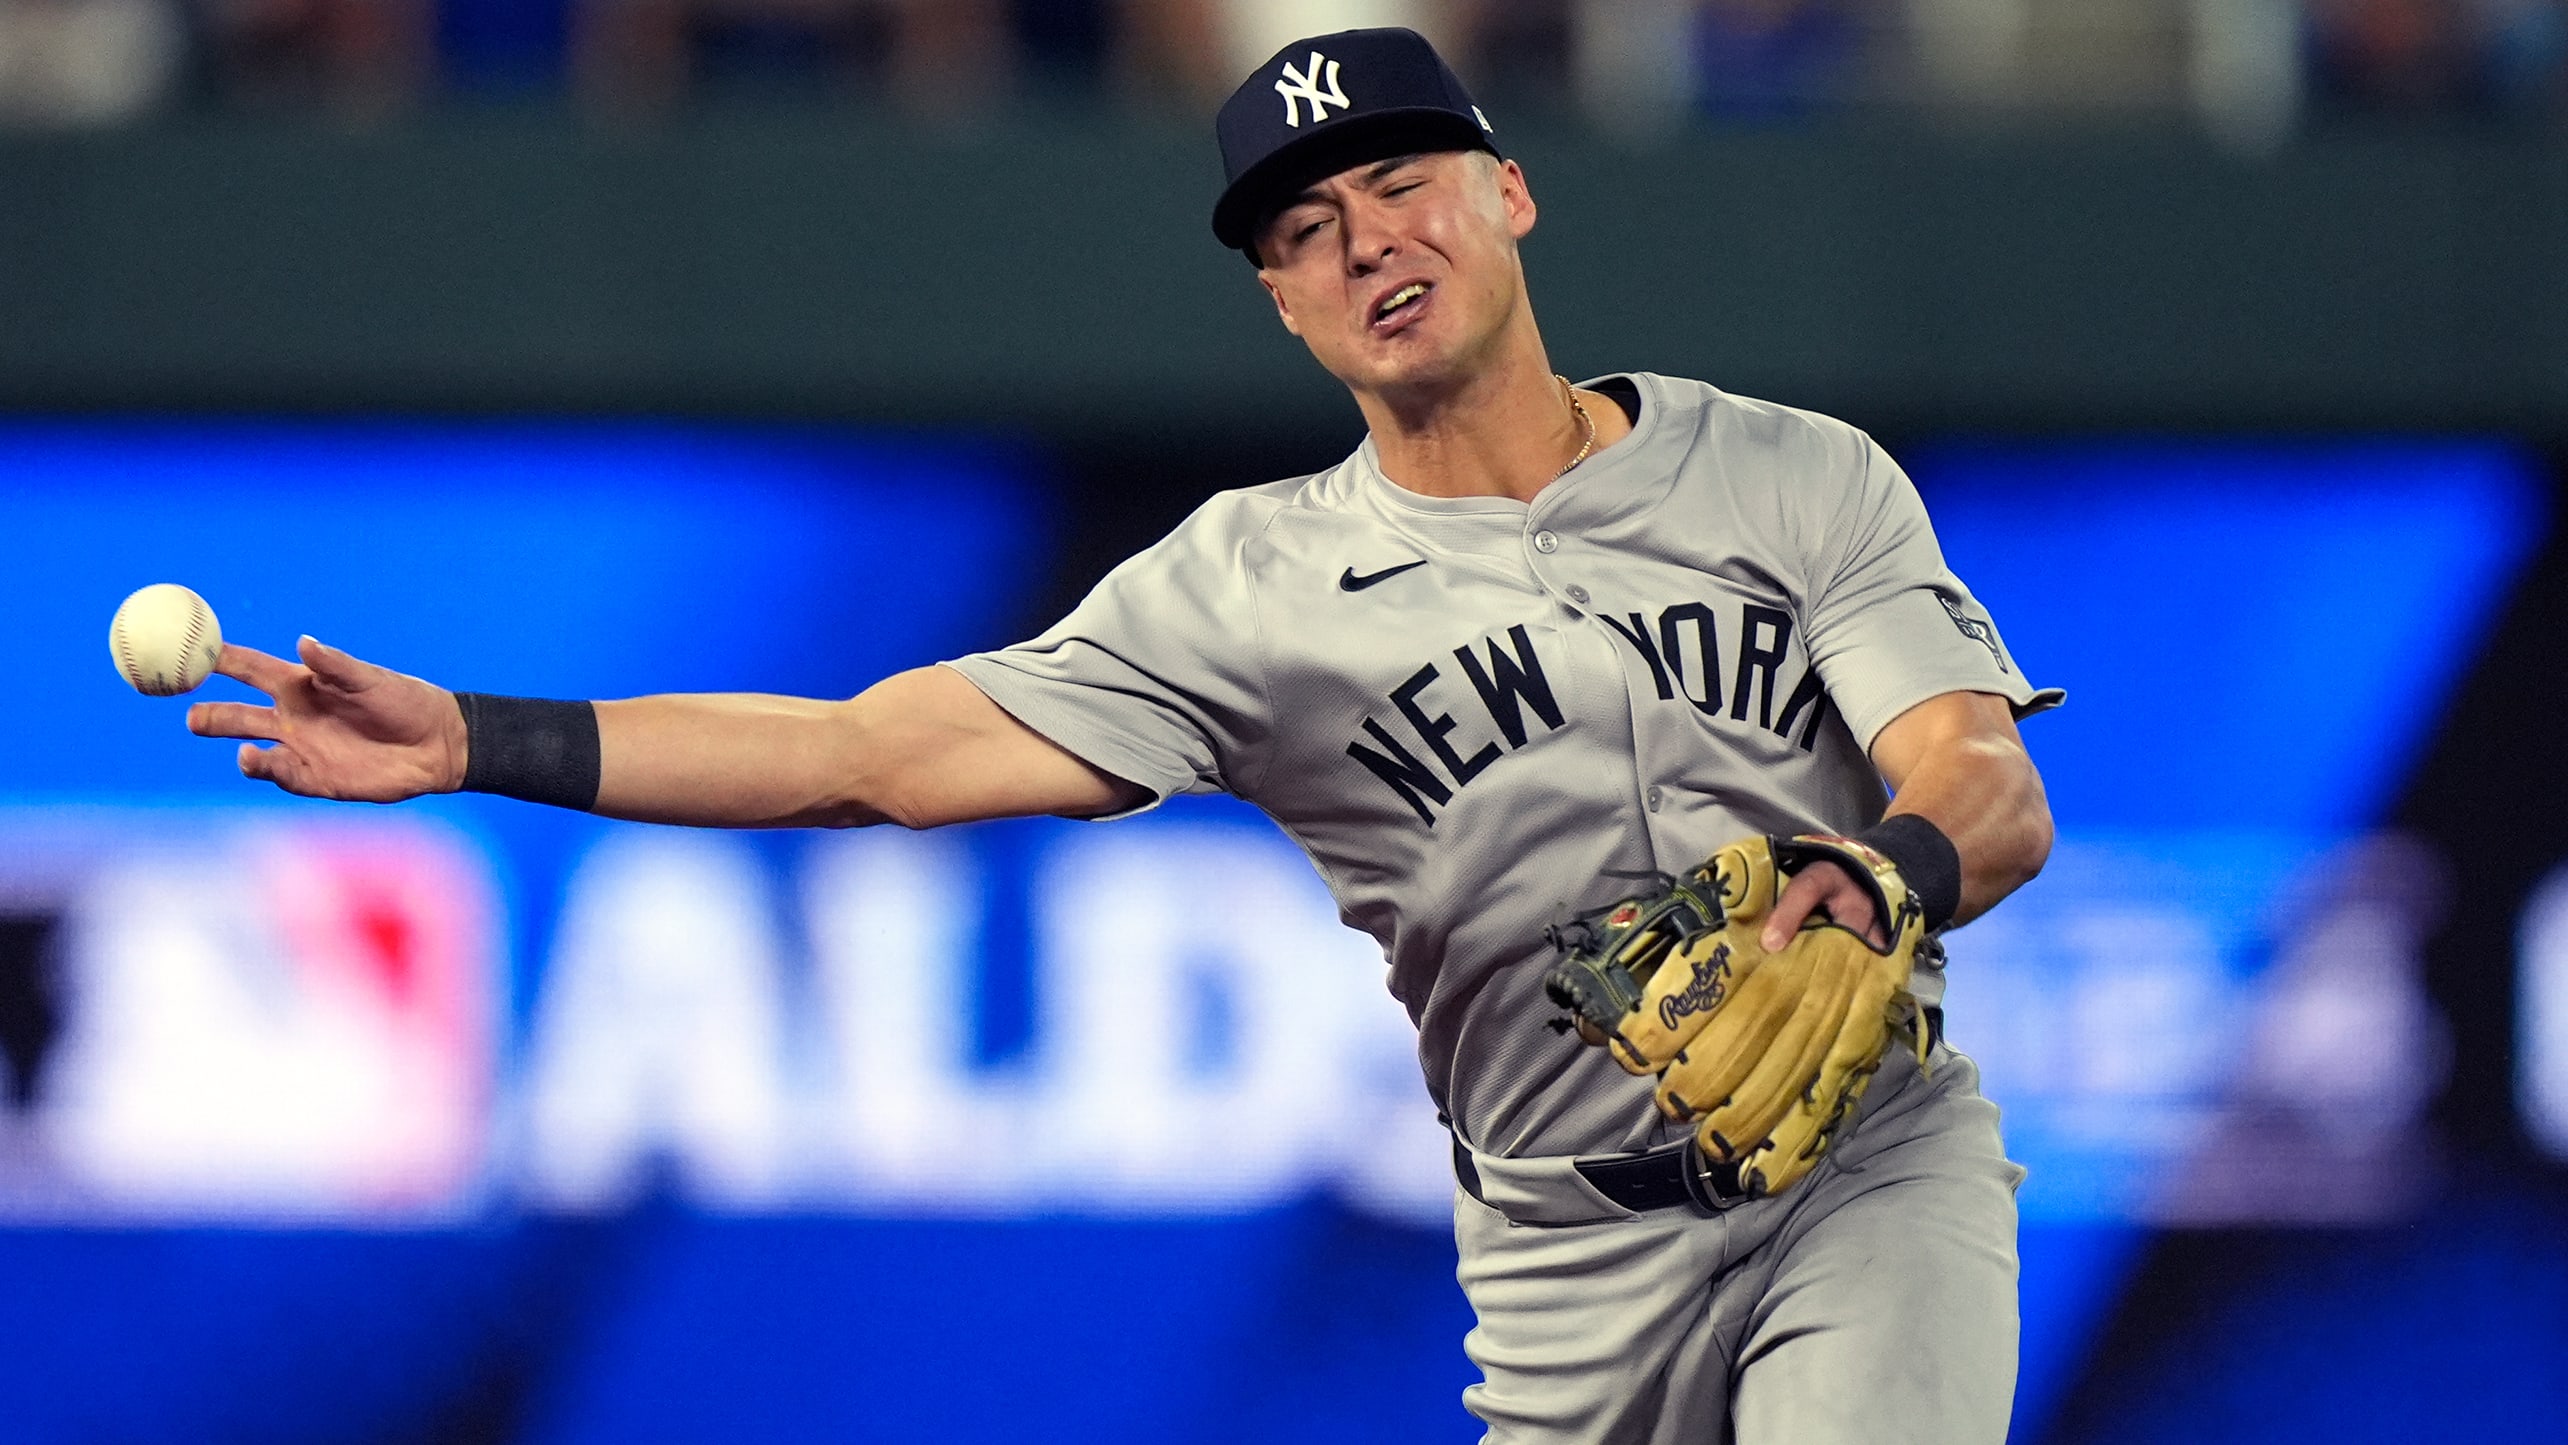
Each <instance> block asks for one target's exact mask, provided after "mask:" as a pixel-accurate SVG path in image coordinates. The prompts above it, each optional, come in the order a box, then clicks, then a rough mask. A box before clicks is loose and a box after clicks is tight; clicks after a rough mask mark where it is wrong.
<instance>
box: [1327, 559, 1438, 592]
mask: <svg viewBox="0 0 2568 1445" xmlns="http://www.w3.org/2000/svg"><path fill="white" fill-rule="evenodd" d="M1425 565H1427V562H1426V559H1425V558H1423V557H1421V558H1419V559H1418V560H1417V561H1415V562H1403V563H1402V564H1400V565H1399V566H1397V567H1385V568H1383V569H1382V570H1381V571H1379V572H1375V573H1373V574H1371V575H1369V576H1364V577H1358V576H1356V575H1355V569H1354V568H1352V567H1349V568H1347V569H1346V571H1345V572H1344V573H1342V574H1341V575H1340V576H1339V577H1338V588H1339V590H1341V591H1346V592H1361V591H1363V590H1364V589H1365V588H1367V587H1370V586H1372V585H1373V584H1374V583H1376V582H1388V581H1390V580H1391V579H1392V578H1394V577H1397V576H1399V575H1400V574H1401V573H1403V572H1406V571H1408V570H1409V569H1410V568H1412V567H1424V566H1425Z"/></svg>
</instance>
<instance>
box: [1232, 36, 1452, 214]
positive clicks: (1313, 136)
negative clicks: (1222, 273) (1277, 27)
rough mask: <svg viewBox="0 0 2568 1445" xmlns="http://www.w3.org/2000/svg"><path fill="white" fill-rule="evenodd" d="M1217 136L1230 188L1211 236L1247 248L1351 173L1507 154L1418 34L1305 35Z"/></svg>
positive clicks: (1243, 97) (1242, 99)
mask: <svg viewBox="0 0 2568 1445" xmlns="http://www.w3.org/2000/svg"><path fill="white" fill-rule="evenodd" d="M1350 84H1352V88H1350ZM1279 100H1280V101H1281V102H1282V104H1280V105H1279V104H1277V102H1278V101H1279ZM1214 129H1215V131H1216V132H1217V134H1218V135H1219V136H1220V139H1221V145H1222V170H1223V172H1224V175H1225V178H1226V179H1227V180H1228V182H1229V188H1228V189H1226V190H1225V191H1223V192H1222V198H1221V202H1220V204H1218V205H1216V206H1215V207H1214V208H1213V234H1214V235H1216V236H1218V237H1220V238H1221V242H1222V244H1223V245H1225V246H1229V247H1232V248H1234V249H1239V250H1245V249H1247V248H1248V247H1249V245H1250V242H1251V240H1252V234H1251V233H1252V232H1254V231H1255V230H1256V228H1257V225H1258V223H1259V222H1260V221H1261V220H1262V219H1264V217H1265V216H1266V215H1267V214H1268V213H1269V212H1271V211H1272V210H1274V208H1275V207H1276V205H1277V204H1279V202H1280V201H1281V200H1282V199H1285V198H1289V197H1290V196H1292V195H1294V194H1296V193H1298V192H1299V191H1300V190H1302V189H1303V188H1305V187H1307V186H1309V185H1311V184H1312V183H1313V182H1315V181H1318V180H1321V179H1323V178H1325V177H1327V176H1331V175H1334V174H1336V173H1337V172H1339V171H1342V170H1345V169H1347V168H1349V167H1352V166H1360V165H1370V164H1371V163H1373V162H1375V161H1380V160H1388V159H1390V158H1391V157H1393V156H1397V155H1406V154H1409V153H1411V152H1414V151H1450V150H1485V151H1489V152H1491V153H1493V154H1494V153H1496V151H1497V149H1498V147H1497V146H1496V145H1495V144H1494V143H1493V142H1492V141H1491V140H1490V138H1489V137H1490V126H1489V118H1488V117H1487V116H1484V115H1482V114H1481V113H1480V107H1478V106H1476V105H1473V104H1472V103H1471V95H1470V93H1469V92H1468V91H1465V90H1464V89H1463V88H1462V82H1461V80H1459V79H1457V78H1456V77H1455V75H1454V73H1453V71H1452V69H1451V68H1450V67H1448V66H1447V65H1446V64H1445V63H1444V60H1443V58H1442V57H1441V56H1439V55H1437V54H1436V52H1435V47H1434V46H1432V45H1429V44H1428V43H1427V42H1426V38H1425V37H1424V36H1421V35H1419V34H1418V33H1417V32H1416V31H1413V30H1342V31H1339V32H1338V33H1337V34H1334V35H1320V36H1315V37H1312V38H1311V39H1308V40H1297V41H1295V42H1294V43H1292V44H1291V45H1287V46H1285V47H1284V48H1283V49H1282V50H1279V51H1277V52H1276V53H1275V54H1274V56H1273V57H1271V58H1270V59H1268V60H1267V62H1266V63H1265V64H1264V65H1261V66H1259V67H1258V68H1257V71H1256V73H1255V74H1253V75H1251V76H1249V78H1248V79H1247V80H1246V81H1244V82H1242V83H1241V85H1240V87H1239V89H1237V90H1235V91H1233V92H1231V97H1230V99H1229V100H1227V101H1224V102H1223V103H1222V110H1221V115H1220V116H1219V117H1218V118H1217V119H1216V120H1215V122H1214Z"/></svg>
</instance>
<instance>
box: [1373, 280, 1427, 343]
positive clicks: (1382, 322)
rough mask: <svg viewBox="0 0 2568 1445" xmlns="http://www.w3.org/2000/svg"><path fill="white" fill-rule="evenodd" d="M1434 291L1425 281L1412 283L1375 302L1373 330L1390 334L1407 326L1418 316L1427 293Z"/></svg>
mask: <svg viewBox="0 0 2568 1445" xmlns="http://www.w3.org/2000/svg"><path fill="white" fill-rule="evenodd" d="M1434 289H1435V288H1434V287H1433V286H1431V285H1429V284H1428V283H1426V282H1424V281H1412V282H1410V283H1409V284H1408V285H1406V286H1403V287H1401V288H1400V289H1399V290H1397V291H1394V292H1392V293H1391V294H1390V295H1388V296H1385V297H1383V298H1382V299H1381V300H1380V301H1378V302H1375V303H1374V306H1373V320H1372V328H1373V329H1374V330H1375V331H1377V332H1390V331H1396V330H1398V329H1399V328H1400V327H1402V326H1405V325H1407V324H1408V322H1409V319H1410V318H1411V317H1413V316H1415V315H1417V314H1418V311H1419V309H1420V307H1421V306H1422V304H1423V303H1424V302H1425V301H1426V299H1427V293H1428V292H1429V291H1432V290H1434Z"/></svg>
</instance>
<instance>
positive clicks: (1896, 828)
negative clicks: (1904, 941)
mask: <svg viewBox="0 0 2568 1445" xmlns="http://www.w3.org/2000/svg"><path fill="white" fill-rule="evenodd" d="M1855 841H1856V842H1858V843H1861V844H1863V845H1865V846H1866V847H1868V848H1870V849H1872V850H1873V851H1874V852H1876V853H1879V854H1880V855H1881V856H1883V857H1884V858H1887V859H1889V860H1890V861H1891V863H1892V865H1893V866H1894V867H1896V868H1898V869H1899V876H1900V877H1902V878H1904V879H1906V880H1908V886H1909V887H1910V888H1913V889H1915V890H1916V892H1917V901H1918V902H1919V903H1922V904H1924V905H1925V906H1926V930H1927V931H1928V932H1929V933H1932V932H1933V931H1935V930H1936V929H1938V928H1941V927H1943V926H1944V925H1945V924H1947V923H1950V922H1952V921H1953V914H1954V912H1955V910H1957V909H1959V908H1960V907H1961V906H1962V854H1961V850H1959V849H1957V848H1955V847H1954V846H1953V840H1952V839H1950V838H1947V837H1945V836H1944V830H1943V829H1941V828H1938V827H1936V826H1935V825H1934V824H1933V823H1930V822H1928V821H1927V820H1926V819H1924V818H1922V817H1920V816H1918V815H1917V814H1915V813H1894V814H1892V815H1891V816H1890V817H1887V818H1884V819H1882V820H1881V821H1880V822H1878V823H1875V824H1873V825H1872V826H1871V827H1869V828H1866V829H1865V830H1863V831H1862V832H1860V833H1857V834H1856V835H1855Z"/></svg>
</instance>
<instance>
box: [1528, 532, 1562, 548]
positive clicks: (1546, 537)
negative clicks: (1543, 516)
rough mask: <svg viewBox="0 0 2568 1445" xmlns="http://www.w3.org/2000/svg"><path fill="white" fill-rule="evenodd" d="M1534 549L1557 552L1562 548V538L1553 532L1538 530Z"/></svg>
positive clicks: (1535, 535)
mask: <svg viewBox="0 0 2568 1445" xmlns="http://www.w3.org/2000/svg"><path fill="white" fill-rule="evenodd" d="M1534 550H1535V551H1537V552H1557V551H1559V550H1560V538H1559V537H1558V536H1557V535H1555V534H1553V533H1551V532H1536V533H1535V534H1534Z"/></svg>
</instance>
